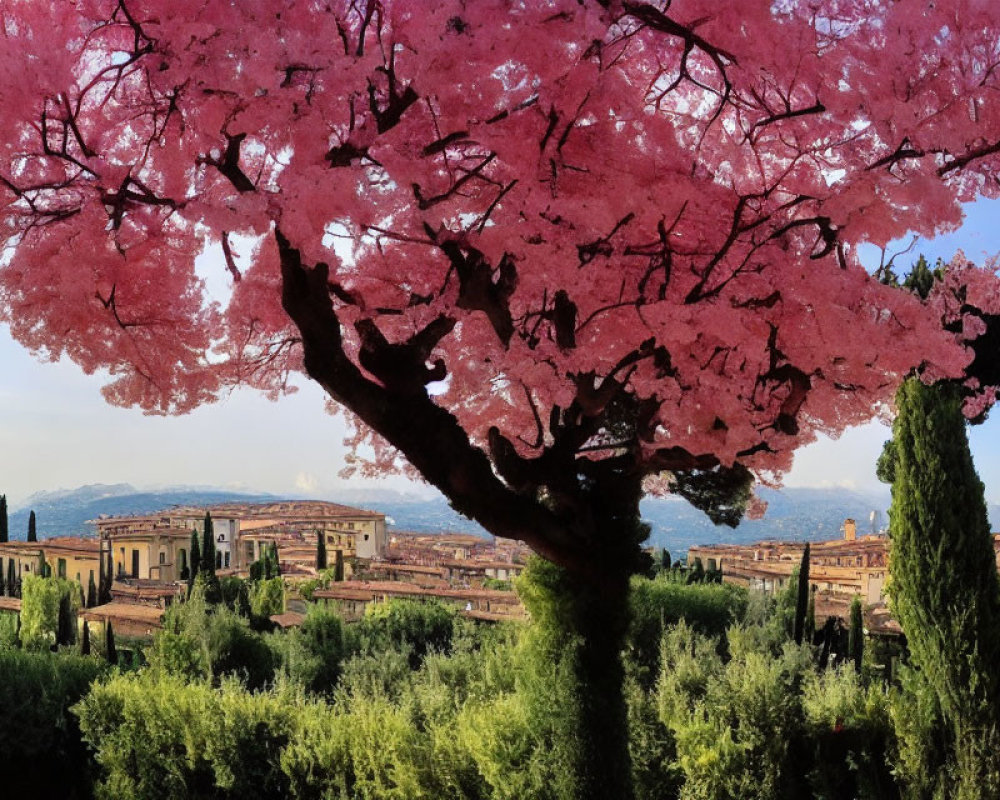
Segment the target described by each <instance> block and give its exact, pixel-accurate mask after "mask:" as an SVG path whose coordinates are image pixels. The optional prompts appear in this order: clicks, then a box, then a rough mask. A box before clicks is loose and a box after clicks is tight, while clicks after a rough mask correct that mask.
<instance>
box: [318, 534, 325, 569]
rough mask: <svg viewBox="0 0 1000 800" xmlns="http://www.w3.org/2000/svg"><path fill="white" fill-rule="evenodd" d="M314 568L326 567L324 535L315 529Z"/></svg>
mask: <svg viewBox="0 0 1000 800" xmlns="http://www.w3.org/2000/svg"><path fill="white" fill-rule="evenodd" d="M316 569H317V570H321V569H326V536H325V535H324V533H323V531H316Z"/></svg>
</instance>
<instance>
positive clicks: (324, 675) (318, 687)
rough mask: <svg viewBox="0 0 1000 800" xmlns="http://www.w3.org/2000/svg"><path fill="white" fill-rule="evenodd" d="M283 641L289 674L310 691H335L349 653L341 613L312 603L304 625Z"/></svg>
mask: <svg viewBox="0 0 1000 800" xmlns="http://www.w3.org/2000/svg"><path fill="white" fill-rule="evenodd" d="M283 643H284V645H285V651H284V658H283V661H284V668H285V672H286V674H287V675H288V677H289V678H290V679H291V680H292V681H294V682H296V683H298V684H300V685H302V686H303V687H305V688H306V689H307V690H308V691H310V692H313V693H320V694H329V693H331V692H332V691H333V689H334V687H335V686H336V685H337V680H338V679H339V677H340V671H341V662H342V661H343V659H344V657H345V654H346V649H345V644H344V624H343V621H342V620H341V619H340V617H339V616H338V615H337V614H335V613H333V612H332V611H329V610H328V609H326V608H324V607H323V606H318V605H310V606H309V609H308V611H307V612H306V618H305V620H303V622H302V625H301V626H300V627H298V628H293V629H292V630H290V631H289V632H288V633H287V634H284V635H283Z"/></svg>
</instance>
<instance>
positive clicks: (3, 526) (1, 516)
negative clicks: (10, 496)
mask: <svg viewBox="0 0 1000 800" xmlns="http://www.w3.org/2000/svg"><path fill="white" fill-rule="evenodd" d="M9 526H10V523H9V520H8V518H7V495H5V494H0V542H6V541H8V540H9V539H10V527H9Z"/></svg>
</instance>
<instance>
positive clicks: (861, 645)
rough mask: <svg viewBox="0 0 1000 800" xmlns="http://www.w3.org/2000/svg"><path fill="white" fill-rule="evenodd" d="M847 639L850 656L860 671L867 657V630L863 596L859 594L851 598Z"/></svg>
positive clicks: (855, 668)
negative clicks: (849, 625)
mask: <svg viewBox="0 0 1000 800" xmlns="http://www.w3.org/2000/svg"><path fill="white" fill-rule="evenodd" d="M847 641H848V644H847V653H848V657H849V658H850V659H851V661H853V662H854V671H855V672H858V673H860V672H861V667H862V666H863V664H864V658H865V630H864V615H863V613H862V608H861V598H860V597H858V596H857V595H855V596H854V599H853V600H851V627H850V636H849V638H848V640H847Z"/></svg>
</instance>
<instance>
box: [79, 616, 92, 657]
mask: <svg viewBox="0 0 1000 800" xmlns="http://www.w3.org/2000/svg"><path fill="white" fill-rule="evenodd" d="M80 655H81V656H89V655H90V625H89V624H88V623H87V620H84V621H83V633H82V634H81V635H80Z"/></svg>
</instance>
